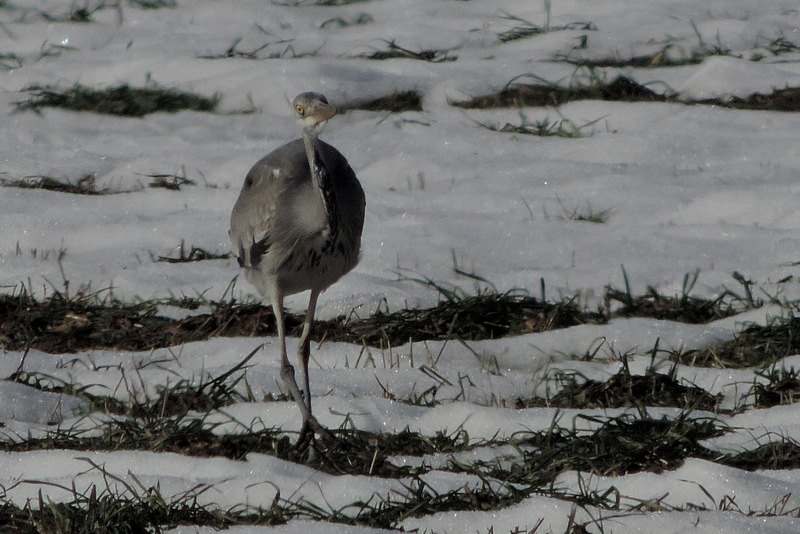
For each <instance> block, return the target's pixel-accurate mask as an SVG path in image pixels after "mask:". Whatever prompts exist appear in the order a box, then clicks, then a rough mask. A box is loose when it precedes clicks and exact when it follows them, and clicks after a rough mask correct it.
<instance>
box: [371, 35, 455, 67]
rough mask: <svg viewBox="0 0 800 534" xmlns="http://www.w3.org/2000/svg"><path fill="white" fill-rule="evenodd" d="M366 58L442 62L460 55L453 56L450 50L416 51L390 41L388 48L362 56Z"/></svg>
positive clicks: (453, 59)
mask: <svg viewBox="0 0 800 534" xmlns="http://www.w3.org/2000/svg"><path fill="white" fill-rule="evenodd" d="M361 57H363V58H365V59H376V60H385V59H416V60H419V61H427V62H430V63H442V62H444V61H455V60H456V59H458V56H451V55H450V50H421V51H419V52H414V51H413V50H409V49H408V48H403V47H402V46H400V45H398V44H397V43H395V42H394V40H392V41H390V42H389V43H388V44H387V49H386V50H376V51H375V52H373V53H372V54H369V55H364V56H361Z"/></svg>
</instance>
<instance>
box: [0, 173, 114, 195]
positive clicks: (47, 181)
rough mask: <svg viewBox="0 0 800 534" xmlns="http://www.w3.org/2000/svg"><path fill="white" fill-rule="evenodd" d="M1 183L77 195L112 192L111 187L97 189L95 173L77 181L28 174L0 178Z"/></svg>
mask: <svg viewBox="0 0 800 534" xmlns="http://www.w3.org/2000/svg"><path fill="white" fill-rule="evenodd" d="M0 184H2V185H3V186H6V187H18V188H21V189H44V190H45V191H57V192H59V193H70V194H75V195H104V194H109V193H111V191H110V190H109V189H97V184H96V183H95V176H94V174H87V175H86V176H84V177H83V178H80V179H78V181H76V182H75V183H72V182H70V181H62V180H57V179H55V178H51V177H50V176H26V177H25V178H23V179H21V180H0Z"/></svg>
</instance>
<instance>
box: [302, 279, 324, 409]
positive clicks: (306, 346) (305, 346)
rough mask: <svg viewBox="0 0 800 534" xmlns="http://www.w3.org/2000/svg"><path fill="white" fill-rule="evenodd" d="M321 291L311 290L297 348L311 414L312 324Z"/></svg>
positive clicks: (307, 403)
mask: <svg viewBox="0 0 800 534" xmlns="http://www.w3.org/2000/svg"><path fill="white" fill-rule="evenodd" d="M318 297H319V291H316V290H313V289H312V290H311V296H310V297H309V298H308V310H307V311H306V318H305V321H303V334H302V335H301V336H300V343H299V345H298V346H297V356H298V358H299V359H300V365H302V367H303V387H304V389H303V391H304V392H305V396H306V407H307V408H308V411H309V413H310V412H311V381H310V379H309V376H308V360H309V359H310V358H311V339H310V338H309V334H310V333H311V323H313V322H314V312H315V311H316V309H317V298H318Z"/></svg>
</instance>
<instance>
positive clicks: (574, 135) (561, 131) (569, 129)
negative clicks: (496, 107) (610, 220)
mask: <svg viewBox="0 0 800 534" xmlns="http://www.w3.org/2000/svg"><path fill="white" fill-rule="evenodd" d="M519 117H520V124H519V125H516V124H511V123H509V122H507V123H505V124H504V125H503V126H502V127H501V126H499V125H497V124H486V123H482V122H478V124H479V125H481V126H483V127H484V128H487V129H489V130H491V131H493V132H503V133H517V134H525V135H536V136H539V137H566V138H570V139H578V138H580V137H584V134H583V130H584V129H585V128H589V127H591V126H594V125H595V124H596V123H597V122H598V121H600V120H602V119H603V118H604V117H600V118H599V119H595V120H593V121H589V122H586V123H584V124H583V125H581V126H578V125H577V124H575V123H574V122H572V121H571V120H569V119H565V118H563V117H562V118H561V119H559V120H556V121H551V120H550V118H549V117H546V118H544V119H542V120H537V121H534V122H530V121H528V118H527V117H526V116H525V114H524V113H523V112H522V110H520V111H519ZM592 222H594V221H592ZM602 222H605V221H602Z"/></svg>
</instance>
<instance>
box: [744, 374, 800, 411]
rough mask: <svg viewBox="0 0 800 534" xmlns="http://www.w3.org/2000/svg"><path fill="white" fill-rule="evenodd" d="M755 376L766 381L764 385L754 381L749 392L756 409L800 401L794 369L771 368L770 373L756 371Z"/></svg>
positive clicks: (798, 379)
mask: <svg viewBox="0 0 800 534" xmlns="http://www.w3.org/2000/svg"><path fill="white" fill-rule="evenodd" d="M756 374H757V375H758V376H760V377H761V378H765V379H766V380H767V383H766V384H765V383H762V382H759V381H756V382H755V383H754V384H753V388H752V389H751V390H750V395H752V396H753V404H754V405H755V406H756V407H757V408H769V407H771V406H778V405H781V404H792V403H794V402H797V401H798V400H800V375H798V373H797V371H795V370H794V368H792V369H789V370H786V369H776V368H773V369H771V370H770V371H760V372H759V371H757V372H756Z"/></svg>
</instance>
